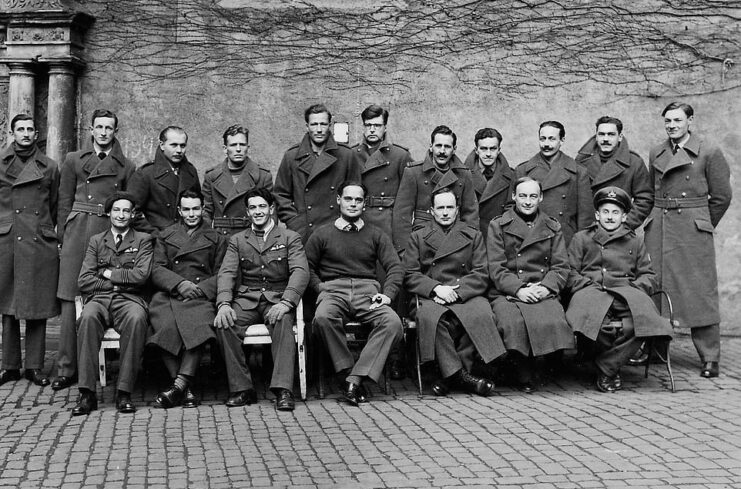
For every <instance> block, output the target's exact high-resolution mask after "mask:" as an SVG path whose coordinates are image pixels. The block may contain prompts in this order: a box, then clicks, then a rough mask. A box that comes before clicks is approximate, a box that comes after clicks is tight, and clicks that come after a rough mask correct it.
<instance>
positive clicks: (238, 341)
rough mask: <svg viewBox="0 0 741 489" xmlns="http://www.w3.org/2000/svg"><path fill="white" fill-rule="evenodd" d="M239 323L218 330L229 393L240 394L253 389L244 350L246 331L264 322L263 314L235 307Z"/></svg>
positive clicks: (217, 335)
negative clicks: (253, 325)
mask: <svg viewBox="0 0 741 489" xmlns="http://www.w3.org/2000/svg"><path fill="white" fill-rule="evenodd" d="M233 307H234V312H235V313H236V314H237V321H236V323H235V324H234V326H233V327H231V328H226V329H220V328H216V338H217V339H218V342H219V350H220V351H221V356H222V357H224V365H225V366H226V376H227V379H228V383H229V392H231V393H234V392H240V391H246V390H248V389H253V388H254V384H253V383H252V375H251V374H250V369H249V367H248V366H247V357H246V356H245V354H244V350H243V349H242V340H243V339H244V331H245V330H246V329H247V328H248V327H249V325H250V324H255V323H258V322H262V314H260V312H259V311H258V310H256V309H251V310H249V311H245V310H243V309H242V308H240V307H239V306H238V305H237V304H234V305H233Z"/></svg>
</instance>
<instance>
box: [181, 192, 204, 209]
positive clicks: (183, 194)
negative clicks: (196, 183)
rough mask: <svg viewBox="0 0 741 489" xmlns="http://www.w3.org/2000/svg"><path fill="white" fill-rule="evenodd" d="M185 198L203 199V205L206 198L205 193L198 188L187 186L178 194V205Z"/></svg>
mask: <svg viewBox="0 0 741 489" xmlns="http://www.w3.org/2000/svg"><path fill="white" fill-rule="evenodd" d="M183 199H198V200H200V201H201V205H203V202H204V199H203V194H202V193H201V192H200V191H198V189H194V188H186V189H185V190H183V191H182V192H180V194H179V195H178V207H179V206H180V204H181V203H182V201H183Z"/></svg>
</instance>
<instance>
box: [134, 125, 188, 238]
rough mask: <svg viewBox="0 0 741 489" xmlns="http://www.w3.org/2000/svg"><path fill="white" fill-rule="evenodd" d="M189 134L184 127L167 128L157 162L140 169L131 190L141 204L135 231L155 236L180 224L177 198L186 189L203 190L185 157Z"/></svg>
mask: <svg viewBox="0 0 741 489" xmlns="http://www.w3.org/2000/svg"><path fill="white" fill-rule="evenodd" d="M187 145H188V135H187V134H186V133H185V131H184V130H183V128H181V127H177V126H168V127H166V128H164V129H163V130H162V132H160V135H159V146H158V147H157V150H156V151H155V154H154V161H150V162H149V163H146V164H144V165H143V166H141V167H139V168H137V170H136V172H134V175H133V176H132V177H131V181H130V182H129V185H128V190H129V191H130V192H131V194H132V195H133V196H134V198H135V199H136V201H137V203H138V205H139V212H138V215H137V218H136V220H135V221H134V223H133V225H132V226H133V227H134V229H136V230H138V231H143V232H145V233H150V234H152V235H156V234H157V233H158V232H159V231H162V230H163V229H165V228H166V227H168V226H171V225H173V224H177V223H178V221H179V220H180V216H179V215H178V211H177V208H178V195H180V193H181V192H182V191H183V190H188V189H191V190H197V191H198V192H200V191H201V183H200V182H199V180H198V172H197V171H196V168H195V167H194V166H193V164H192V163H191V162H190V161H188V158H187V157H186V156H185V149H186V147H187Z"/></svg>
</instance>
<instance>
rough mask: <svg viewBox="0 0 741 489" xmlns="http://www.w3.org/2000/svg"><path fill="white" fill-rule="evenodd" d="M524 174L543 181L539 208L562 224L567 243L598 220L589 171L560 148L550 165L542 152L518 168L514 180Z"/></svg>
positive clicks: (541, 182)
mask: <svg viewBox="0 0 741 489" xmlns="http://www.w3.org/2000/svg"><path fill="white" fill-rule="evenodd" d="M521 177H530V178H533V179H534V180H537V181H539V182H540V186H541V188H542V189H543V202H541V203H540V207H539V209H540V211H541V212H545V213H546V214H547V215H549V216H551V217H553V218H555V219H556V220H558V222H559V223H561V231H562V232H563V237H564V240H565V241H566V245H568V244H569V242H570V241H571V237H572V236H573V235H574V233H575V232H577V231H579V230H580V229H586V228H587V227H589V226H590V225H591V224H592V223H593V222H594V206H593V204H592V187H591V185H590V183H589V176H588V175H587V170H586V169H585V168H584V167H582V166H579V165H577V164H576V161H574V159H573V158H571V157H570V156H566V155H565V154H564V153H562V152H560V151H559V152H558V155H557V156H556V157H555V158H554V159H553V161H552V162H551V163H550V164H548V163H547V162H546V161H545V159H543V156H542V155H541V154H540V153H538V154H536V155H535V156H533V157H532V158H530V159H529V160H528V161H526V162H524V163H520V164H519V165H518V166H517V168H515V180H514V182H516V181H517V179H519V178H521ZM514 182H513V186H514ZM512 190H513V191H514V188H513V189H512Z"/></svg>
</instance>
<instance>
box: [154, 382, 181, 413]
mask: <svg viewBox="0 0 741 489" xmlns="http://www.w3.org/2000/svg"><path fill="white" fill-rule="evenodd" d="M184 398H185V391H184V390H182V389H180V388H179V387H178V386H176V385H175V384H173V385H171V386H170V388H169V389H167V390H166V391H163V392H160V393H159V394H157V397H155V398H154V407H157V408H162V409H169V408H171V407H175V406H179V405H180V404H181V403H182V402H183V399H184Z"/></svg>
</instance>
